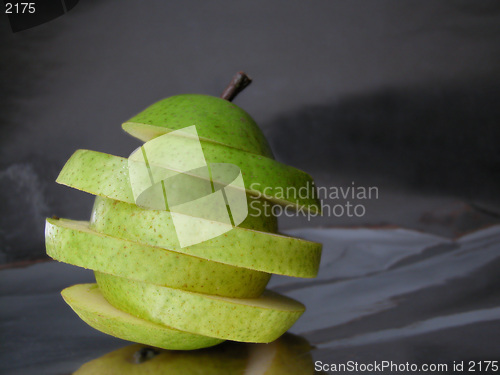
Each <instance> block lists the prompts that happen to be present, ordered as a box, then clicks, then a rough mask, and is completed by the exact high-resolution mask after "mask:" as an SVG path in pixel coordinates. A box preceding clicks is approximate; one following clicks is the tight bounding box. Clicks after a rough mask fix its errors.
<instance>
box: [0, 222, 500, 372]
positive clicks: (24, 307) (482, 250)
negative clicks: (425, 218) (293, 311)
mask: <svg viewBox="0 0 500 375" xmlns="http://www.w3.org/2000/svg"><path fill="white" fill-rule="evenodd" d="M288 233H289V234H293V235H295V236H300V237H304V238H308V239H311V240H316V241H320V242H323V243H324V253H323V259H322V267H321V270H320V273H319V276H318V278H317V279H314V280H306V279H304V280H302V279H295V278H287V277H275V276H273V278H272V280H271V283H270V287H271V288H272V289H274V290H276V291H279V292H281V293H285V294H287V295H288V296H291V297H293V298H296V299H298V300H300V301H301V302H303V303H304V304H305V305H306V306H307V311H306V313H305V314H304V315H303V317H302V318H300V319H299V321H298V322H297V324H296V325H295V326H294V327H293V328H292V330H291V332H293V333H294V334H297V335H300V336H301V337H302V338H303V339H304V340H307V342H309V343H310V344H311V345H312V346H313V348H312V350H311V352H310V354H311V356H312V357H311V361H312V362H311V363H310V364H313V365H314V364H316V365H317V364H319V362H318V361H321V362H322V363H323V364H328V365H332V364H334V365H341V364H344V365H347V364H348V363H351V364H353V365H354V364H355V363H357V364H358V366H362V365H367V364H370V363H372V364H373V363H375V361H377V362H378V363H382V361H392V362H393V363H394V364H405V363H406V362H408V363H409V364H415V365H419V366H420V365H424V364H445V365H447V366H448V373H450V372H451V369H452V366H453V363H454V362H455V363H458V362H461V361H465V362H466V363H467V361H470V360H474V361H480V360H498V359H499V358H498V357H499V353H500V276H499V275H500V274H499V272H498V267H499V266H500V226H491V227H489V228H486V229H482V230H476V231H474V232H472V233H470V234H467V235H464V236H462V237H460V238H457V239H455V240H450V239H447V238H444V237H440V236H435V235H430V234H424V233H420V232H416V231H410V230H404V229H397V228H386V229H384V228H379V229H362V228H360V229H326V228H325V229H303V230H299V229H297V230H293V231H289V232H288ZM92 280H93V275H92V273H91V272H90V271H85V270H81V269H79V268H77V267H72V266H69V265H65V264H61V263H56V262H45V263H39V264H36V265H32V266H30V267H25V268H16V269H7V270H3V271H0V293H1V297H0V304H1V310H0V335H1V340H0V373H2V374H38V375H40V374H70V373H72V372H74V371H76V370H77V369H78V368H80V367H81V366H82V365H83V364H85V363H87V362H89V361H91V360H94V359H97V358H99V357H102V356H104V355H106V354H107V353H109V352H111V351H114V350H116V349H119V348H124V347H126V346H127V345H129V344H130V343H127V342H125V341H122V340H119V339H115V338H113V337H110V336H107V335H104V334H101V333H100V332H97V331H95V330H93V329H92V328H90V327H88V326H87V325H86V324H85V323H83V322H82V321H81V320H80V319H79V318H78V317H77V316H76V314H74V313H73V312H72V311H71V309H70V308H69V307H68V306H67V305H65V303H64V302H63V300H62V298H61V297H60V294H59V293H60V290H61V289H63V288H64V287H66V286H69V285H72V284H75V283H80V282H88V281H92ZM241 345H242V344H233V343H226V344H224V346H223V347H221V348H220V349H216V350H215V352H216V353H225V352H224V350H229V351H231V350H238V348H240V347H241ZM263 347H264V348H267V346H265V345H264V346H263ZM224 348H225V349H224ZM122 350H128V349H122ZM266 350H268V349H266ZM266 350H264V354H265V352H266ZM307 352H308V350H303V354H304V355H309V354H307ZM180 353H181V354H176V355H175V356H173V357H172V358H176V359H175V360H176V361H177V362H176V363H178V364H179V363H184V364H183V366H187V367H185V369H186V370H185V372H179V373H186V374H188V373H189V372H188V369H189V368H190V367H189V366H194V365H196V364H203V363H204V362H203V359H202V358H203V354H199V358H198V357H197V354H196V353H194V352H190V353H183V354H182V352H180ZM200 353H203V352H200ZM224 355H225V354H217V355H213V356H212V357H215V358H219V357H220V358H222V359H224V358H225V357H224ZM288 355H289V354H288ZM235 356H236V355H235ZM233 357H234V356H233ZM264 357H265V355H264ZM292 357H293V358H295V355H292ZM161 358H164V357H161ZM165 358H166V357H165ZM187 358H189V359H187ZM197 358H198V359H197ZM245 358H247V357H245ZM268 358H269V356H268ZM173 360H174V359H172V361H173ZM157 361H158V360H157ZM242 361H243V362H245V366H247V365H248V363H249V360H248V359H244V360H242ZM349 361H351V362H349ZM166 362H168V363H169V365H171V362H169V361H166ZM226 362H227V361H224V360H222V361H221V363H224V366H226V367H227V366H229V364H228V363H226ZM282 362H283V363H282V365H280V366H285V365H286V364H290V363H291V362H292V360H291V359H288V360H283V361H282ZM94 363H95V362H94ZM99 363H100V362H99ZM155 363H156V362H155ZM266 363H267V362H266ZM240 365H241V364H240ZM240 365H239V366H240ZM116 366H118V365H116V364H111V365H109V364H108V365H106V366H105V367H107V368H109V371H110V372H109V373H123V372H112V370H113V368H114V369H115V370H116ZM164 366H167V365H166V364H165V365H164ZM177 366H178V367H179V366H180V365H177ZM203 366H205V367H204V371H205V372H200V373H207V374H210V373H213V372H210V371H214V370H213V369H211V368H210V366H215V365H213V363H212V364H211V365H210V366H209V364H208V363H207V364H205V365H203ZM203 366H202V367H203ZM220 366H221V367H220V368H219V371H220V373H232V372H231V371H233V370H231V371H230V370H228V369H226V370H224V371H226V372H223V368H224V366H223V365H222V364H221V365H220ZM229 367H230V366H229ZM229 367H227V368H229ZM245 368H246V367H245ZM263 368H265V365H262V364H261V365H260V367H259V369H258V370H252V371H257V372H255V373H256V374H257V373H258V374H260V373H266V372H262V369H263ZM317 368H318V367H317ZM312 370H314V367H313V368H312ZM103 371H104V370H102V369H100V370H99V373H102V374H104V373H105V372H103ZM120 371H122V370H120ZM169 371H172V370H169ZM189 371H191V370H189ZM259 371H260V372H259ZM304 371H305V370H304ZM307 371H309V370H307ZM384 372H385V373H390V371H384ZM384 372H380V373H384ZM440 372H442V373H446V372H443V371H435V372H434V373H440ZM106 373H107V372H106ZM168 373H172V372H168ZM233 373H234V372H233ZM240 373H241V372H240ZM249 373H251V372H249ZM284 373H291V372H284ZM304 373H307V372H304ZM351 373H353V372H351ZM354 373H355V372H354ZM483 373H484V371H483Z"/></svg>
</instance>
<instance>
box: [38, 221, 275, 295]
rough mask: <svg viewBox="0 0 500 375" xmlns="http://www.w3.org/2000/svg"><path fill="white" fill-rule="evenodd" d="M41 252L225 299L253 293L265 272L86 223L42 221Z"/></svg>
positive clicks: (265, 277)
mask: <svg viewBox="0 0 500 375" xmlns="http://www.w3.org/2000/svg"><path fill="white" fill-rule="evenodd" d="M45 243H46V248H47V254H48V255H49V256H50V257H52V258H54V259H56V260H58V261H61V262H65V263H69V264H73V265H75V266H80V267H84V268H87V269H92V270H95V271H101V272H105V273H109V274H111V275H115V276H123V277H128V278H130V279H133V280H139V281H144V282H148V283H153V284H158V285H162V286H168V287H171V288H176V289H183V290H190V291H193V292H199V293H208V294H214V295H219V296H225V297H234V298H252V297H258V296H259V295H260V294H261V293H262V292H263V291H264V288H265V287H266V285H267V282H268V281H269V278H270V276H271V275H270V274H266V273H263V272H258V271H253V270H249V269H245V268H240V267H232V266H229V265H226V264H221V263H217V262H211V261H208V260H205V259H200V258H196V257H193V256H190V255H186V254H180V253H176V252H171V251H168V250H165V249H161V248H158V247H153V246H147V245H141V244H138V243H135V242H131V241H127V240H123V239H120V238H115V237H111V236H107V235H104V234H100V233H97V232H94V231H92V230H91V229H90V228H89V223H88V222H86V221H73V220H67V219H58V220H56V219H47V221H46V225H45Z"/></svg>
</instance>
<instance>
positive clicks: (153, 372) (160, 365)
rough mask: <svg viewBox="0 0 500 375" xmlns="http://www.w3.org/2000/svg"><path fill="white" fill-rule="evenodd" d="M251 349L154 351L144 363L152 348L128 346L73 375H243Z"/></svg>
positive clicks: (232, 345) (239, 346) (231, 346)
mask: <svg viewBox="0 0 500 375" xmlns="http://www.w3.org/2000/svg"><path fill="white" fill-rule="evenodd" d="M250 345H251V344H249V345H245V344H238V343H227V345H226V343H223V344H220V345H218V346H215V347H211V348H207V349H199V350H196V351H179V350H161V349H157V348H153V350H154V356H153V357H152V358H144V359H143V360H140V361H138V360H137V358H138V357H140V353H141V352H142V353H144V352H145V353H148V350H149V351H151V349H152V348H149V347H148V346H145V345H139V344H134V345H128V346H126V347H123V348H120V349H118V350H115V351H112V352H110V353H107V354H105V355H103V356H102V357H99V358H96V359H94V360H92V361H90V362H87V363H85V364H83V365H82V366H81V367H80V368H79V369H78V370H77V371H76V372H74V373H73V375H186V374H188V375H195V374H200V375H201V374H203V375H243V374H244V371H245V367H246V366H247V361H248V350H249V346H250ZM262 345H265V344H262ZM268 375H272V374H268Z"/></svg>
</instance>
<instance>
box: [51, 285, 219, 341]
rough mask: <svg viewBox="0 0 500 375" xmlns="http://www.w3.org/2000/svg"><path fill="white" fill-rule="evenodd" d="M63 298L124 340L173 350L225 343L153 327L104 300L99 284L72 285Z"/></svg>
mask: <svg viewBox="0 0 500 375" xmlns="http://www.w3.org/2000/svg"><path fill="white" fill-rule="evenodd" d="M61 295H62V296H63V298H64V300H65V301H66V303H67V304H68V305H70V306H71V308H72V309H73V310H74V311H75V312H76V313H77V314H78V316H79V317H80V318H81V319H82V320H83V321H84V322H86V323H87V324H88V325H90V326H91V327H93V328H95V329H97V330H99V331H101V332H104V333H107V334H108V335H111V336H115V337H118V338H120V339H123V340H128V341H134V342H138V343H142V344H146V345H152V346H156V347H158V348H164V349H174V350H192V349H199V348H207V347H209V346H214V345H217V344H220V343H221V342H222V341H224V340H220V339H217V338H212V337H205V336H200V335H196V334H192V333H188V332H183V331H180V330H178V329H174V328H170V327H166V326H163V325H160V324H154V323H151V322H148V321H145V320H142V319H139V318H136V317H134V316H132V315H129V314H127V313H125V312H123V311H120V310H118V309H116V308H114V307H113V306H111V305H110V304H109V303H108V302H107V301H106V300H105V299H104V297H103V296H102V294H101V292H100V291H99V288H98V287H97V285H96V284H78V285H73V286H71V287H69V288H66V289H64V290H63V291H62V292H61Z"/></svg>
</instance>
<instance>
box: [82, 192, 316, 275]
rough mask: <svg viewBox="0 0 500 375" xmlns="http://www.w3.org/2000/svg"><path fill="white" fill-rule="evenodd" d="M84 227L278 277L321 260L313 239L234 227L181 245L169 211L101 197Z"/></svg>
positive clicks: (311, 268)
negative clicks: (150, 208)
mask: <svg viewBox="0 0 500 375" xmlns="http://www.w3.org/2000/svg"><path fill="white" fill-rule="evenodd" d="M90 227H91V229H92V230H95V231H96V232H99V233H104V234H107V235H110V236H113V237H118V238H123V239H127V240H130V241H134V242H138V243H143V244H146V245H151V246H158V247H161V248H165V249H169V250H172V251H177V252H181V253H184V254H190V255H194V256H196V257H200V258H203V259H208V260H213V261H216V262H220V263H224V264H230V265H233V266H237V267H244V268H249V269H253V270H258V271H262V272H267V273H275V274H280V275H288V276H295V277H315V276H316V275H317V272H318V269H319V262H320V258H321V244H319V243H316V242H311V241H306V240H302V239H299V238H294V237H288V236H283V235H278V234H274V233H266V232H259V231H254V230H250V229H245V228H238V227H236V228H233V229H231V230H229V231H228V232H226V233H224V234H223V235H220V236H218V237H215V238H212V239H210V240H207V241H204V242H201V243H198V244H196V245H192V246H187V247H183V248H181V247H180V245H179V243H178V241H177V238H176V234H175V233H176V232H175V231H176V228H175V227H174V224H173V221H172V218H171V214H170V212H168V211H158V210H146V209H142V208H140V207H138V206H136V205H133V204H128V203H124V202H120V201H115V200H111V199H108V198H102V197H97V198H96V200H95V203H94V207H93V209H92V215H91V219H90Z"/></svg>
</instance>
